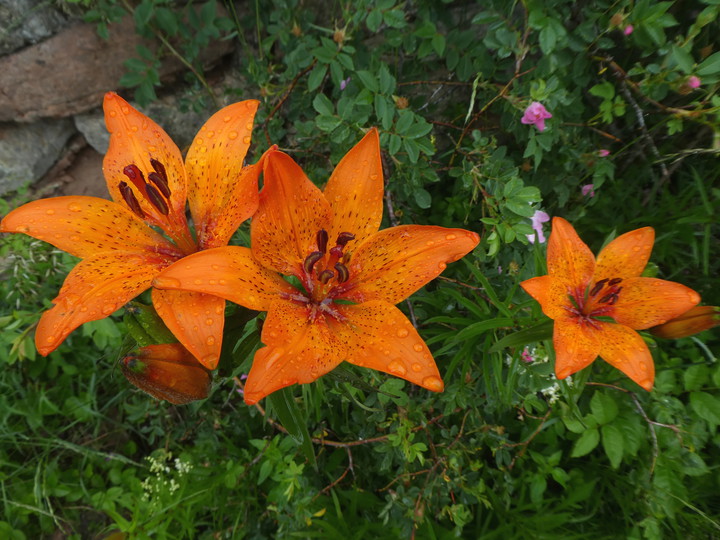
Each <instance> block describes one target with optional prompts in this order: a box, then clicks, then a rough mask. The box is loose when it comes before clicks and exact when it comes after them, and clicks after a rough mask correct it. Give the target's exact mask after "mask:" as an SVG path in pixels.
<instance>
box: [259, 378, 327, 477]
mask: <svg viewBox="0 0 720 540" xmlns="http://www.w3.org/2000/svg"><path fill="white" fill-rule="evenodd" d="M269 400H270V404H271V406H272V408H273V410H274V411H275V413H276V414H277V416H278V420H280V423H281V424H282V425H283V427H284V428H285V429H287V431H288V434H289V435H290V436H291V437H292V438H293V439H294V440H295V442H297V443H298V444H299V445H300V448H301V449H302V451H303V454H304V455H305V457H306V458H307V460H308V461H309V462H310V463H311V464H312V465H313V467H317V463H316V461H315V449H314V448H313V445H312V439H311V438H310V433H309V432H308V428H307V421H306V420H305V418H303V415H302V413H301V412H300V409H299V408H298V406H297V403H295V400H294V399H293V396H292V392H291V391H290V390H289V389H287V388H284V389H282V390H279V391H277V392H275V393H274V394H272V395H271V396H270V398H269Z"/></svg>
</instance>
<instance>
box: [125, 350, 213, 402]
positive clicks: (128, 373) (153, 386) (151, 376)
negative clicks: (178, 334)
mask: <svg viewBox="0 0 720 540" xmlns="http://www.w3.org/2000/svg"><path fill="white" fill-rule="evenodd" d="M120 370H121V371H122V372H123V375H125V377H126V378H127V380H129V381H130V382H131V383H132V384H134V385H135V386H137V387H138V388H140V389H141V390H142V391H144V392H146V393H148V394H150V395H151V396H153V397H154V398H156V399H165V400H167V401H169V402H170V403H173V404H175V405H184V404H186V403H190V402H191V401H196V400H198V399H205V398H206V397H207V396H208V393H209V392H210V372H208V370H206V369H205V368H204V367H203V366H202V365H201V364H200V363H199V362H198V361H197V360H196V359H195V357H194V356H193V355H192V354H190V351H188V350H187V349H186V348H185V347H183V346H182V345H180V344H179V343H164V344H162V345H148V346H146V347H142V348H140V349H138V351H137V353H135V354H131V355H129V356H126V357H125V358H123V359H122V360H121V363H120Z"/></svg>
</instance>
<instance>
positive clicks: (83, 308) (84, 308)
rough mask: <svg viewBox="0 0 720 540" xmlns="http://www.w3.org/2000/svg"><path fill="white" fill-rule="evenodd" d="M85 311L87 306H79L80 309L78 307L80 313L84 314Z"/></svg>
mask: <svg viewBox="0 0 720 540" xmlns="http://www.w3.org/2000/svg"><path fill="white" fill-rule="evenodd" d="M87 310H88V307H87V306H81V307H80V312H81V313H85V312H86V311H87Z"/></svg>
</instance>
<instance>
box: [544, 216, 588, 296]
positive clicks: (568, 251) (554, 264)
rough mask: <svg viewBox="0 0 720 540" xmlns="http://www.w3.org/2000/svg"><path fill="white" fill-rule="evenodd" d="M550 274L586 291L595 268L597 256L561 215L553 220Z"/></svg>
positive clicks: (548, 249)
mask: <svg viewBox="0 0 720 540" xmlns="http://www.w3.org/2000/svg"><path fill="white" fill-rule="evenodd" d="M547 266H548V274H549V275H551V276H553V277H554V278H557V279H560V280H562V281H564V282H566V283H567V284H568V285H569V286H571V287H573V288H575V289H578V293H579V294H583V293H584V292H585V287H587V284H588V282H589V281H590V279H591V278H592V275H593V271H594V270H595V256H594V255H593V254H592V252H591V251H590V248H589V247H587V245H586V244H585V242H583V241H582V240H580V237H579V236H578V235H577V233H576V232H575V229H574V228H573V226H572V225H570V223H568V222H567V221H566V220H564V219H563V218H560V217H554V218H553V220H552V232H551V233H550V240H549V241H548V248H547Z"/></svg>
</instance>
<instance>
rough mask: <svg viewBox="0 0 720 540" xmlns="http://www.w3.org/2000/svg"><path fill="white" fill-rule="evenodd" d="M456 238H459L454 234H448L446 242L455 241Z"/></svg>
mask: <svg viewBox="0 0 720 540" xmlns="http://www.w3.org/2000/svg"><path fill="white" fill-rule="evenodd" d="M456 238H457V236H455V235H454V234H446V235H445V240H455V239H456Z"/></svg>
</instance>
